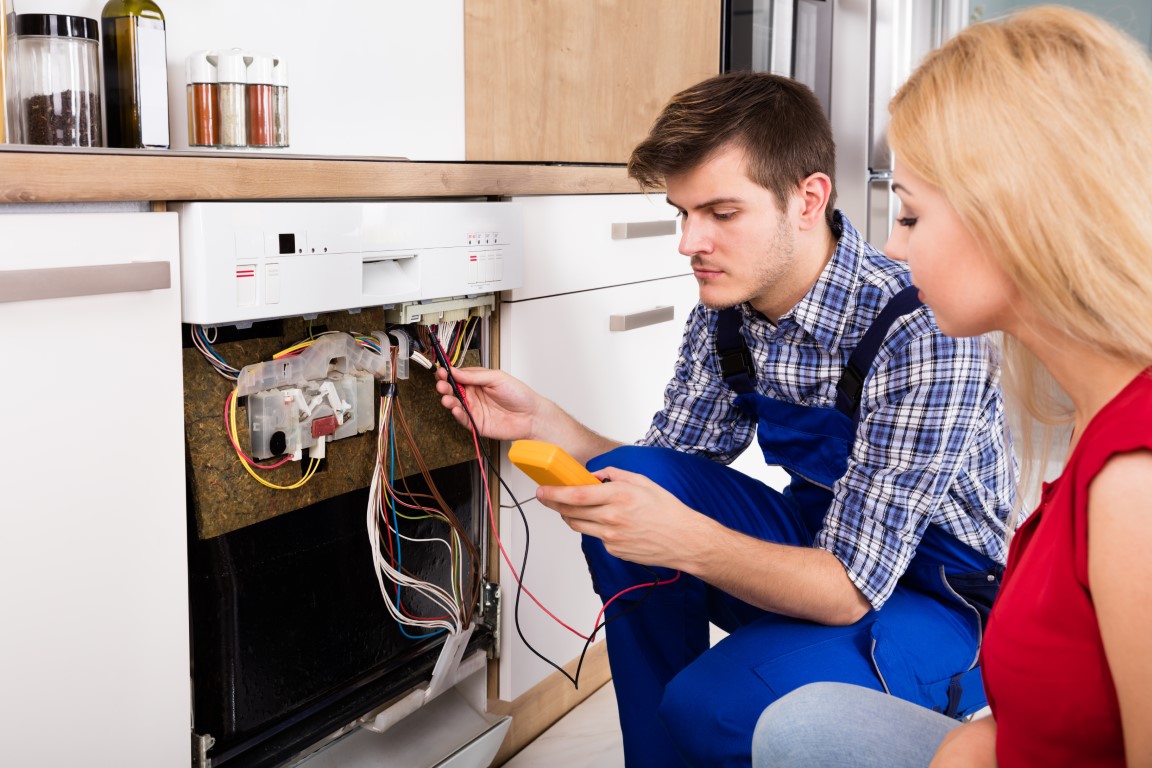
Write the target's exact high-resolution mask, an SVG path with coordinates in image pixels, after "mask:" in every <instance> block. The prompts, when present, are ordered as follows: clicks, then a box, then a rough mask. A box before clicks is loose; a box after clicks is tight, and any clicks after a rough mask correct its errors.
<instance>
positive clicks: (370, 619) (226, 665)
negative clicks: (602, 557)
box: [189, 463, 492, 768]
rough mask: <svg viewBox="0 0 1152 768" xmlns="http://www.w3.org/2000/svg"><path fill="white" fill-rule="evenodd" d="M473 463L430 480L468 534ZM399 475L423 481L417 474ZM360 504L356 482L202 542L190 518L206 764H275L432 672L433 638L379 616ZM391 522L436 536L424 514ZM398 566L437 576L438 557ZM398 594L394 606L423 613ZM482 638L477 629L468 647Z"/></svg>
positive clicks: (199, 714) (415, 556) (413, 485)
mask: <svg viewBox="0 0 1152 768" xmlns="http://www.w3.org/2000/svg"><path fill="white" fill-rule="evenodd" d="M474 467H475V464H474V463H465V464H458V465H455V466H451V467H446V468H444V469H441V470H436V471H434V472H433V478H434V482H435V483H436V486H437V488H438V489H439V490H440V492H441V494H442V495H443V496H444V498H445V500H446V501H447V503H448V504H449V505H451V506H452V508H453V510H454V511H455V513H456V515H457V516H458V517H459V518H460V519H461V522H462V523H463V524H464V525H466V526H467V527H468V528H469V530H470V531H474V532H475V536H474V537H475V538H478V537H479V535H480V534H479V531H480V529H481V528H480V526H482V525H483V520H482V519H480V515H479V513H478V512H477V511H473V507H474V506H475V505H474V503H473V501H474V500H473V493H474V491H473V488H474V479H473V470H474ZM407 482H408V485H409V487H410V489H411V490H412V491H413V492H417V493H419V492H427V488H426V486H425V484H424V483H423V482H422V481H421V479H420V478H419V477H413V478H408V480H407ZM367 503H368V491H367V489H363V490H360V491H354V492H351V493H347V494H344V495H342V496H338V497H336V498H334V499H329V500H327V501H323V502H319V503H317V504H313V505H311V506H309V507H306V508H304V509H301V510H297V511H295V512H290V513H287V514H284V515H280V516H278V517H275V518H272V519H270V520H266V521H264V522H260V523H256V524H254V525H250V526H247V527H245V528H241V529H239V530H237V531H233V532H231V533H227V534H224V535H221V536H218V537H215V538H212V539H207V540H197V539H196V538H195V526H191V528H192V534H191V536H190V540H191V543H190V547H189V549H190V552H189V561H190V562H189V566H190V568H189V570H190V585H189V589H190V599H191V606H192V662H193V664H192V666H193V708H194V715H195V730H196V732H197V733H202V734H204V733H206V734H211V735H212V736H213V737H214V738H215V740H216V743H215V746H214V747H213V748H212V750H211V752H210V756H211V757H212V760H213V763H212V764H213V765H214V766H218V767H222V766H227V767H228V768H271V767H272V766H278V765H281V764H283V763H284V762H285V761H286V760H287V759H288V758H290V757H292V756H293V755H296V754H298V753H299V752H300V751H301V750H303V749H305V748H307V747H308V746H310V745H312V744H314V743H316V742H317V741H319V740H320V739H322V738H324V737H326V736H328V735H330V734H332V733H334V732H335V731H337V730H338V729H340V728H342V727H343V726H345V725H347V724H348V723H350V722H352V721H353V720H355V719H356V718H358V717H360V716H361V715H363V714H364V713H366V712H368V711H370V710H372V709H373V708H375V707H377V706H380V705H381V704H383V703H384V702H386V701H388V700H390V699H391V698H393V697H395V696H398V695H400V694H402V693H405V692H406V691H408V690H410V689H411V688H412V687H414V686H415V685H418V684H420V683H421V682H423V681H425V680H427V679H429V677H430V676H431V671H432V668H433V666H434V664H435V662H436V659H437V657H438V655H439V651H440V647H441V646H442V644H443V638H444V635H443V634H439V635H437V636H434V637H426V638H415V639H414V638H410V637H406V636H405V634H404V633H403V632H402V631H401V629H400V627H399V625H397V623H396V622H395V621H394V620H393V619H392V618H391V617H390V616H389V614H388V610H387V606H385V605H384V604H383V597H382V596H381V594H380V589H379V586H378V584H377V582H376V577H375V574H374V572H373V564H372V560H371V555H370V549H369V545H368V541H367V534H366V532H365V529H364V513H365V509H366V506H367ZM434 525H440V527H439V528H433V527H432V526H434ZM422 526H423V527H422ZM404 531H405V534H406V535H412V536H414V537H419V536H421V535H429V534H435V535H443V533H444V531H443V526H442V524H437V523H435V522H433V521H426V522H424V523H421V524H419V525H416V526H414V527H412V528H407V527H405V528H404ZM403 563H404V567H405V568H406V569H408V570H411V571H413V572H414V573H415V574H416V575H417V576H418V577H420V578H425V579H432V580H436V581H437V583H445V581H444V575H445V574H446V573H448V572H449V569H450V567H451V565H450V563H449V562H448V560H447V558H446V557H445V555H444V553H443V552H442V548H433V547H428V548H427V549H425V550H416V549H406V550H405V553H404V559H403ZM410 598H411V595H409V594H407V593H406V594H405V596H404V600H405V605H407V606H412V607H413V608H414V609H415V610H416V611H421V610H432V609H431V608H430V607H428V606H421V605H419V603H418V602H417V601H415V600H411V599H410ZM409 633H410V634H418V633H417V632H414V631H412V630H409ZM491 640H492V637H491V633H490V632H488V631H487V630H484V629H483V628H478V629H477V631H476V633H475V634H474V636H473V638H472V641H471V643H470V645H469V648H480V647H487V645H489V644H490V643H491Z"/></svg>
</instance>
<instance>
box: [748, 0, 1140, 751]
mask: <svg viewBox="0 0 1152 768" xmlns="http://www.w3.org/2000/svg"><path fill="white" fill-rule="evenodd" d="M891 112H892V122H891V128H890V141H891V144H892V147H893V149H894V152H895V155H896V157H897V164H896V171H895V174H894V183H893V189H894V190H895V192H896V194H897V195H899V197H900V200H901V204H902V205H901V212H900V216H899V218H898V220H897V222H896V227H895V229H894V231H893V234H892V237H891V239H890V240H889V242H888V247H887V252H888V255H889V256H891V257H892V258H895V259H898V260H900V261H906V262H908V264H909V266H910V267H911V270H912V278H913V282H914V283H915V284H916V285H917V286H918V287H919V288H920V291H921V295H922V297H923V299H924V300H925V302H926V303H927V304H928V305H929V307H931V309H932V310H933V312H934V314H935V317H936V321H937V323H938V324H939V326H940V328H941V329H942V330H943V331H944V332H945V333H947V334H950V335H955V336H974V335H978V334H983V333H987V332H991V331H1002V332H1004V334H1005V338H1006V348H1005V362H1006V370H1007V371H1008V372H1009V375H1010V376H1011V377H1012V378H1013V380H1014V382H1015V383H1017V384H1019V385H1020V387H1019V390H1020V391H1019V394H1020V396H1021V398H1020V403H1019V404H1018V405H1017V407H1018V408H1020V409H1021V412H1023V413H1027V414H1029V415H1031V416H1033V417H1037V418H1039V419H1040V420H1042V421H1045V422H1047V423H1049V424H1052V423H1055V422H1056V421H1057V420H1058V417H1059V415H1060V414H1058V413H1054V412H1053V406H1054V405H1056V404H1058V403H1061V402H1063V403H1067V404H1068V410H1067V413H1066V414H1065V417H1066V420H1067V422H1068V424H1069V426H1070V427H1071V442H1070V444H1069V445H1068V446H1067V453H1066V458H1065V462H1064V467H1063V471H1062V473H1061V474H1060V476H1059V478H1058V479H1056V480H1054V481H1052V482H1050V483H1048V484H1046V485H1045V486H1044V489H1043V492H1042V495H1041V500H1040V505H1039V507H1038V508H1037V509H1036V511H1035V512H1033V513H1032V514H1031V515H1030V516H1029V517H1028V518H1027V519H1026V520H1025V521H1024V522H1023V523H1021V524H1020V526H1019V528H1018V529H1017V531H1016V533H1015V536H1014V539H1013V541H1012V545H1011V550H1010V553H1009V559H1008V566H1007V573H1006V575H1005V579H1004V585H1003V587H1002V590H1001V592H1000V595H999V597H998V598H997V601H996V603H995V606H994V607H993V610H992V615H991V618H990V620H989V624H988V629H987V634H986V636H985V640H984V646H983V655H982V660H983V668H984V679H985V686H986V690H987V693H988V698H989V702H990V704H991V710H992V714H991V716H989V717H985V718H981V719H978V720H974V721H973V722H970V723H967V724H963V725H961V724H959V723H957V722H955V721H953V720H949V719H948V718H945V717H943V716H942V715H938V714H936V713H933V712H930V711H928V710H925V709H922V708H918V707H916V706H914V705H909V704H907V703H906V702H901V701H898V700H896V699H895V698H894V697H891V696H885V695H884V694H877V693H874V692H872V691H867V690H864V689H859V688H853V687H850V686H843V685H837V684H817V685H813V686H808V687H806V688H801V689H799V690H798V691H796V692H795V693H793V694H792V695H791V696H788V697H786V698H784V699H782V700H780V701H779V702H777V703H776V704H774V705H773V706H771V707H769V708H768V709H767V710H766V711H765V713H764V715H763V716H762V717H761V718H760V721H759V723H758V725H757V730H756V735H755V743H754V761H755V764H756V765H763V766H768V765H773V766H787V765H845V764H850V765H877V766H879V765H883V766H893V765H927V764H929V763H930V764H931V765H932V766H983V765H1002V766H1060V765H1068V766H1073V765H1074V766H1085V765H1094V766H1105V765H1107V766H1111V765H1117V766H1119V765H1125V764H1127V765H1152V374H1150V373H1149V370H1148V369H1149V366H1150V365H1152V211H1150V210H1149V208H1150V203H1152V65H1150V63H1149V58H1148V56H1147V54H1146V53H1145V51H1144V50H1143V49H1142V48H1141V47H1140V46H1139V45H1138V44H1137V43H1135V42H1134V41H1133V40H1131V39H1130V38H1129V37H1127V36H1126V35H1125V34H1123V33H1122V32H1120V31H1119V30H1117V29H1115V28H1113V27H1111V26H1110V25H1108V24H1106V23H1105V22H1103V21H1100V20H1098V19H1096V18H1094V17H1092V16H1089V15H1087V14H1084V13H1081V12H1077V11H1073V10H1070V9H1066V8H1055V7H1049V8H1036V9H1032V10H1028V11H1023V12H1020V13H1018V14H1016V15H1013V16H1011V17H1009V18H1007V19H1005V20H1001V21H994V22H988V23H984V24H978V25H975V26H973V27H970V28H969V29H967V30H965V31H964V32H962V33H961V34H960V35H958V36H957V37H956V38H954V39H953V40H952V41H950V42H949V43H947V44H946V45H945V46H943V47H942V48H941V49H940V50H939V51H937V52H935V53H934V54H932V55H930V56H929V57H928V58H927V59H926V60H925V62H924V63H923V64H922V65H921V67H920V68H919V69H918V70H917V71H916V73H915V74H914V75H913V76H912V78H911V79H910V80H909V82H908V83H907V84H906V85H905V86H904V87H903V88H902V89H901V91H900V92H899V93H898V94H897V95H896V98H895V99H893V101H892V104H891ZM1054 395H1057V396H1054Z"/></svg>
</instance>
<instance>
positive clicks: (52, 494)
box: [0, 213, 190, 768]
mask: <svg viewBox="0 0 1152 768" xmlns="http://www.w3.org/2000/svg"><path fill="white" fill-rule="evenodd" d="M0 242H3V243H4V248H3V250H2V251H0V371H2V372H3V375H0V402H2V403H3V404H4V434H5V440H4V441H3V442H2V443H0V477H2V478H3V487H4V503H3V505H2V506H0V526H2V532H0V613H2V615H3V622H4V632H3V637H2V639H0V690H2V691H3V693H2V695H0V742H2V743H3V744H4V763H5V764H8V765H61V766H63V765H92V764H95V765H111V764H115V765H118V766H126V767H128V768H133V767H136V766H138V767H139V768H154V766H176V765H188V761H189V725H190V723H189V709H188V701H189V678H188V663H189V662H188V659H189V648H188V573H187V550H186V538H185V537H186V525H187V522H186V517H185V511H184V442H183V430H184V417H183V391H182V377H181V344H180V288H179V279H180V270H179V240H178V235H177V224H176V215H175V214H168V213H68V214H31V215H29V214H12V215H0Z"/></svg>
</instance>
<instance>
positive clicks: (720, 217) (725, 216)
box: [712, 211, 736, 221]
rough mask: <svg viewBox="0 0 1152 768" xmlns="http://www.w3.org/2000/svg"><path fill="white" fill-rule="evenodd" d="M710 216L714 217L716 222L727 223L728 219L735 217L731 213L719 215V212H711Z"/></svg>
mask: <svg viewBox="0 0 1152 768" xmlns="http://www.w3.org/2000/svg"><path fill="white" fill-rule="evenodd" d="M712 215H713V216H714V217H716V220H717V221H728V220H729V219H731V218H732V217H733V216H735V215H736V212H735V211H732V212H729V213H720V212H719V211H713V212H712Z"/></svg>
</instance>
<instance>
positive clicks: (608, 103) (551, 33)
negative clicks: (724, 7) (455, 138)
mask: <svg viewBox="0 0 1152 768" xmlns="http://www.w3.org/2000/svg"><path fill="white" fill-rule="evenodd" d="M720 10H721V3H719V2H717V0H679V1H678V2H674V3H669V2H666V1H665V0H597V1H596V2H583V1H574V0H537V1H536V2H523V0H465V2H464V46H465V49H464V67H465V70H464V126H465V152H466V155H465V156H466V157H467V159H469V160H518V161H564V162H577V163H623V162H626V161H627V160H628V156H629V154H631V151H632V148H633V147H634V146H635V145H636V144H637V143H638V142H639V141H640V140H641V139H643V138H644V136H645V135H646V134H647V133H648V129H649V127H650V126H651V124H652V121H653V120H654V119H655V118H656V115H657V114H658V113H659V112H660V109H661V108H662V107H663V106H664V104H665V103H667V101H668V99H669V98H671V97H672V95H673V94H675V93H676V92H678V91H680V90H682V89H683V88H685V87H687V86H689V85H692V84H693V83H696V82H699V81H700V80H703V79H705V78H706V77H709V76H711V75H714V74H716V73H717V72H719V69H720Z"/></svg>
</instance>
